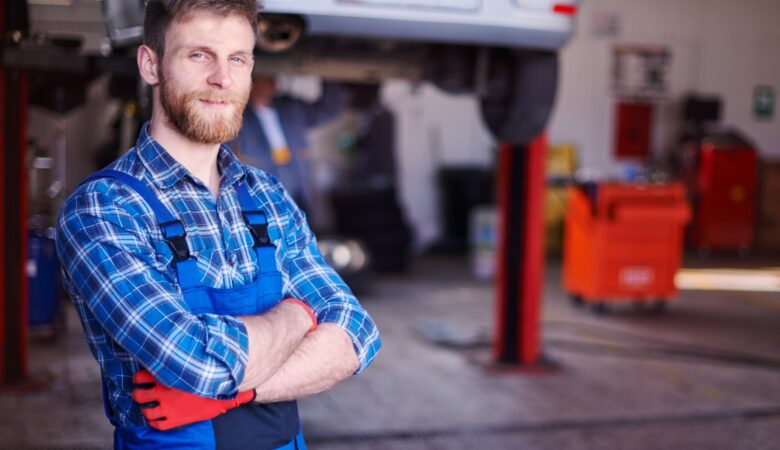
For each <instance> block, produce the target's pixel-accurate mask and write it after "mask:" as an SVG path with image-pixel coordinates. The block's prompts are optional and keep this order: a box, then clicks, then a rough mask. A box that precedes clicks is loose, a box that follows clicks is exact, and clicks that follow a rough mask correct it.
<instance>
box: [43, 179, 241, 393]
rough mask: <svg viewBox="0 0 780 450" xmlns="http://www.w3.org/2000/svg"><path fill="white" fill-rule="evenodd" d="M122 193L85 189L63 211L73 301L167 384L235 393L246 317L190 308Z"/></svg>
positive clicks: (60, 225) (64, 257) (60, 242)
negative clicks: (78, 303) (198, 311)
mask: <svg viewBox="0 0 780 450" xmlns="http://www.w3.org/2000/svg"><path fill="white" fill-rule="evenodd" d="M118 197H120V196H118V195H116V193H115V192H114V193H111V192H85V190H84V189H83V188H82V190H81V191H80V192H77V193H76V194H75V195H73V196H72V197H71V198H70V199H69V200H68V201H67V202H66V204H65V205H64V206H63V208H62V210H61V212H60V216H59V218H58V222H57V237H56V242H57V252H58V255H59V258H60V262H61V264H62V268H63V272H64V273H65V276H66V277H67V280H68V283H67V284H68V286H70V290H71V292H70V294H71V295H72V296H74V297H76V298H74V301H77V302H82V303H83V304H84V307H85V308H86V309H88V310H89V311H90V312H91V313H92V314H93V315H94V317H95V318H96V320H97V321H98V322H99V324H100V326H101V327H102V328H103V329H104V330H105V332H106V334H107V335H108V336H110V338H111V339H113V340H114V341H116V343H117V344H118V345H119V346H120V347H122V348H123V349H125V350H126V351H127V352H128V353H130V354H131V355H133V356H134V357H135V359H136V360H137V361H138V363H139V364H140V365H141V366H143V367H145V368H146V369H147V370H149V372H151V373H152V374H153V375H154V376H155V378H157V379H158V380H159V381H160V382H161V383H162V384H164V385H167V386H170V387H174V388H176V389H180V390H183V391H187V392H192V393H195V394H198V395H201V396H205V397H212V398H215V397H216V398H223V397H230V396H232V395H235V393H236V392H237V391H238V385H239V384H240V382H241V380H242V379H243V376H244V369H245V367H246V362H247V348H248V338H247V333H246V329H245V327H244V325H243V323H242V322H240V321H239V320H237V319H235V318H232V317H228V316H217V315H208V314H204V315H199V316H195V315H193V314H192V313H190V312H189V310H188V308H187V307H186V304H185V303H184V300H183V298H182V295H181V292H180V290H179V289H178V286H177V285H176V284H174V283H173V280H172V279H171V278H170V276H169V275H168V274H166V273H165V271H164V270H161V266H160V265H159V263H158V262H156V260H155V258H156V251H155V248H154V246H153V244H152V242H151V239H150V238H149V237H148V234H147V233H148V232H147V231H145V229H144V227H143V225H142V224H141V223H140V221H136V220H134V219H133V217H132V216H131V213H130V212H129V210H131V208H128V206H127V205H125V204H121V199H119V200H118V199H117V198H118ZM162 268H164V266H162Z"/></svg>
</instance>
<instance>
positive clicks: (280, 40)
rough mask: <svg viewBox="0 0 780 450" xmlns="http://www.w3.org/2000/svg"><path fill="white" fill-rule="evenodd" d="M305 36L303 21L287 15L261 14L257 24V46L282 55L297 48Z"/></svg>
mask: <svg viewBox="0 0 780 450" xmlns="http://www.w3.org/2000/svg"><path fill="white" fill-rule="evenodd" d="M302 35H303V20H302V19H301V18H300V17H296V16H290V15H286V14H261V15H260V16H259V17H258V23H257V46H258V47H259V48H260V50H262V51H264V52H268V53H280V52H284V51H287V50H289V49H291V48H292V47H294V46H295V44H296V43H297V42H298V40H300V38H301V36H302Z"/></svg>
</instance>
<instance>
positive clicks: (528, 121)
mask: <svg viewBox="0 0 780 450" xmlns="http://www.w3.org/2000/svg"><path fill="white" fill-rule="evenodd" d="M487 64H488V66H487V73H486V77H485V82H484V86H483V87H482V89H480V90H481V92H482V99H481V109H482V119H483V120H484V122H485V125H487V127H488V129H489V130H490V131H491V132H492V133H493V136H494V137H495V138H496V139H498V140H499V141H504V142H509V143H511V144H518V145H523V144H527V143H528V142H530V141H531V140H533V139H534V138H536V137H537V136H538V135H539V134H540V133H541V132H542V131H544V129H545V127H546V126H547V122H548V120H549V118H550V112H551V111H552V107H553V103H554V102H555V92H556V88H557V85H558V55H557V54H555V53H550V52H516V51H512V50H508V49H491V50H490V54H489V61H488V63H487ZM478 89H479V88H478Z"/></svg>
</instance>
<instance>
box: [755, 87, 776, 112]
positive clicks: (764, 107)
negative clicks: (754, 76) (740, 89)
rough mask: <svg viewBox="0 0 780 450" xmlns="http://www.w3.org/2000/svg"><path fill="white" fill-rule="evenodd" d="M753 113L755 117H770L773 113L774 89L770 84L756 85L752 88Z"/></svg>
mask: <svg viewBox="0 0 780 450" xmlns="http://www.w3.org/2000/svg"><path fill="white" fill-rule="evenodd" d="M753 114H754V115H755V116H756V119H762V120H771V119H772V117H773V116H774V114H775V90H774V88H772V86H756V88H755V89H753Z"/></svg>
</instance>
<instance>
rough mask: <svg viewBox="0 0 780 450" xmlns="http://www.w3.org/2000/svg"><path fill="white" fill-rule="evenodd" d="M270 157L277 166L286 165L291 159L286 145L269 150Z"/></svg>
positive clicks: (290, 153)
mask: <svg viewBox="0 0 780 450" xmlns="http://www.w3.org/2000/svg"><path fill="white" fill-rule="evenodd" d="M271 157H272V158H273V160H274V164H276V165H277V166H286V165H287V164H289V163H290V161H291V160H292V152H291V151H290V149H289V148H287V147H281V148H275V149H273V151H271Z"/></svg>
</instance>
